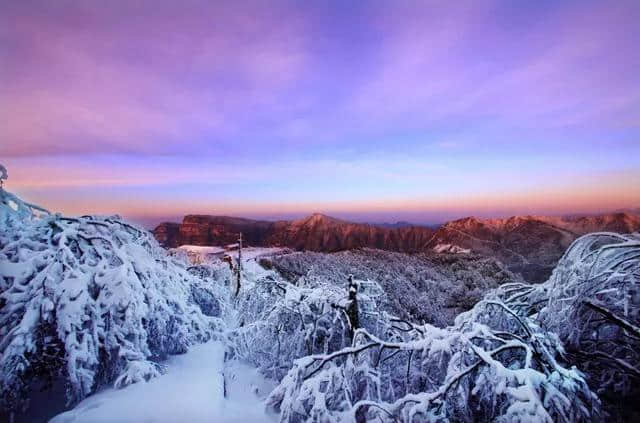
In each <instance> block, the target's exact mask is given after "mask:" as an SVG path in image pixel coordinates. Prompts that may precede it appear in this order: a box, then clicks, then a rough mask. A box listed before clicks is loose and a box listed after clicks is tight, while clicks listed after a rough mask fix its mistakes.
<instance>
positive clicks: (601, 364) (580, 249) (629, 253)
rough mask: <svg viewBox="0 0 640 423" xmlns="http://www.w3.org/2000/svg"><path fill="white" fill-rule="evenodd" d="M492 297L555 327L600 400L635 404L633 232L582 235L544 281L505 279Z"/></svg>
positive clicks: (639, 340) (639, 324)
mask: <svg viewBox="0 0 640 423" xmlns="http://www.w3.org/2000/svg"><path fill="white" fill-rule="evenodd" d="M494 295H495V296H496V297H498V298H500V299H502V300H504V301H505V302H506V303H507V304H509V307H511V308H512V309H513V310H515V311H516V312H517V313H518V315H519V316H531V317H535V318H536V319H537V321H538V322H539V324H540V325H542V326H543V327H544V328H545V329H546V330H549V331H552V332H554V333H556V334H557V335H558V336H559V337H560V339H561V340H562V342H563V343H564V344H565V347H566V349H567V357H568V358H569V359H570V360H571V361H572V362H573V363H575V364H576V365H578V366H579V368H580V369H581V370H583V371H584V372H585V373H586V374H587V375H588V380H589V384H590V385H591V386H592V387H593V389H594V390H596V391H597V392H598V393H599V394H600V396H601V397H602V398H603V400H605V402H606V401H609V402H613V403H616V404H624V406H623V407H622V408H625V407H628V408H633V407H637V405H636V404H635V403H634V401H632V399H634V398H638V397H639V396H640V389H639V388H638V386H639V383H640V366H638V363H640V236H639V235H638V234H635V235H620V234H614V233H593V234H589V235H585V236H583V237H581V238H579V239H577V240H576V241H575V242H574V243H573V244H572V245H571V247H569V249H568V250H567V251H566V253H565V254H564V256H563V257H562V259H561V260H560V261H559V263H558V266H557V267H556V269H555V270H554V272H553V274H552V276H551V278H550V279H549V280H548V281H547V282H545V283H544V284H542V285H538V286H528V285H521V284H512V285H506V286H503V287H501V288H500V289H499V290H498V291H497V292H496V293H495V294H494ZM616 408H619V407H618V406H616ZM611 411H613V412H617V411H616V410H611Z"/></svg>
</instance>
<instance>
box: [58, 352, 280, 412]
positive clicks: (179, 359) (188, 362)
mask: <svg viewBox="0 0 640 423" xmlns="http://www.w3.org/2000/svg"><path fill="white" fill-rule="evenodd" d="M165 364H166V365H167V373H166V374H165V375H162V376H160V377H157V378H155V379H152V380H150V381H149V382H147V383H136V384H133V385H130V386H128V387H126V388H124V389H106V390H104V391H102V392H99V393H97V394H95V395H92V396H90V397H88V398H87V399H85V400H84V401H82V402H80V403H79V404H78V405H77V406H76V407H75V408H74V409H72V410H70V411H67V412H65V413H62V414H60V415H58V416H56V417H54V418H53V419H52V420H50V423H101V422H104V423H127V422H131V423H134V422H135V423H137V422H145V423H165V422H166V423H174V422H193V423H199V422H208V423H214V422H220V423H226V422H229V423H233V422H238V423H241V422H273V421H276V416H273V415H269V414H268V413H267V411H266V410H265V408H264V405H263V401H262V399H263V398H264V397H265V396H266V395H267V394H268V393H269V392H270V391H271V390H272V389H273V387H274V384H273V383H271V382H270V381H268V380H265V379H264V378H263V377H262V376H260V374H259V373H258V371H257V370H255V369H254V368H252V367H249V366H247V365H244V364H242V363H239V362H237V361H233V362H229V363H227V365H226V368H225V365H224V345H223V344H222V343H220V342H208V343H206V344H201V345H195V346H193V347H191V348H190V349H189V352H187V353H186V354H183V355H177V356H173V357H171V358H170V359H169V360H168V361H167V362H166V363H165ZM223 371H224V374H225V375H226V377H224V378H223ZM223 379H226V383H227V387H226V388H227V397H226V398H225V397H224V383H223Z"/></svg>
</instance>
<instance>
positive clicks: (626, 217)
mask: <svg viewBox="0 0 640 423" xmlns="http://www.w3.org/2000/svg"><path fill="white" fill-rule="evenodd" d="M600 231H609V232H618V233H631V232H637V231H640V216H639V215H637V214H632V213H627V212H617V213H609V214H602V215H596V216H567V217H549V216H514V217H510V218H505V219H477V218H474V217H467V218H464V219H458V220H454V221H451V222H448V223H446V224H444V225H442V226H440V227H439V228H437V229H434V228H431V227H426V226H419V225H407V224H402V225H398V226H395V225H387V226H384V225H383V226H381V225H373V224H366V223H353V222H348V221H344V220H340V219H336V218H333V217H330V216H326V215H323V214H319V213H316V214H313V215H311V216H309V217H306V218H304V219H299V220H291V221H289V220H279V221H266V220H252V219H244V218H238V217H229V216H208V215H187V216H185V217H184V219H183V221H182V223H171V222H165V223H161V224H160V225H158V226H157V227H156V228H155V229H154V230H153V233H154V235H155V237H156V239H157V240H158V241H159V242H160V244H162V245H163V246H165V247H167V248H174V247H178V246H180V245H208V246H222V245H228V244H233V243H235V242H237V238H238V233H239V232H242V235H243V239H244V240H245V242H246V243H247V244H248V245H252V246H265V247H266V246H279V247H289V248H292V249H295V250H308V251H319V252H336V251H342V250H349V249H354V248H363V247H367V248H377V249H381V250H388V251H397V252H403V253H417V252H433V251H435V252H443V251H444V252H463V251H471V252H474V253H477V254H482V255H486V256H491V257H494V258H497V259H499V260H500V261H502V262H503V263H504V264H506V265H507V267H508V268H509V269H510V270H511V271H514V272H517V273H520V274H521V275H522V276H523V277H524V279H525V280H528V281H530V282H542V281H544V280H546V279H547V278H548V277H549V275H550V273H551V270H552V269H553V267H554V266H555V265H556V263H557V262H558V260H559V259H560V257H561V256H562V254H563V253H564V251H565V250H566V249H567V247H568V246H569V245H570V244H571V243H572V242H573V241H574V240H575V239H576V238H578V237H579V236H581V235H584V234H586V233H590V232H600Z"/></svg>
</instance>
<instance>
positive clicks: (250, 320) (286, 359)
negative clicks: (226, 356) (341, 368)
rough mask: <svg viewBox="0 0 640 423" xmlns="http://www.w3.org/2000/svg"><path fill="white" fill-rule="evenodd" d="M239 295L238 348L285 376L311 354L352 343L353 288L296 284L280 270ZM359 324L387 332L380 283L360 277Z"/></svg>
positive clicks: (233, 336) (267, 370)
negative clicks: (378, 298)
mask: <svg viewBox="0 0 640 423" xmlns="http://www.w3.org/2000/svg"><path fill="white" fill-rule="evenodd" d="M245 285H246V286H244V287H243V289H242V291H241V292H240V295H239V296H238V298H237V300H236V301H237V302H236V308H237V313H238V315H237V319H238V323H239V324H238V327H237V328H236V329H235V330H233V331H232V332H231V333H230V334H229V338H230V341H231V345H232V349H233V352H234V353H235V354H236V355H238V356H239V357H242V358H243V359H245V360H247V361H249V362H251V363H253V364H254V365H255V366H256V367H258V368H259V369H260V371H261V372H262V373H263V374H264V375H266V376H268V377H270V378H272V379H274V380H280V379H282V378H283V377H284V375H285V374H286V373H287V372H288V371H289V369H290V368H291V366H292V365H293V362H294V361H295V360H296V359H298V358H300V357H304V356H306V355H311V354H319V353H330V352H333V351H336V350H339V349H341V348H344V347H346V346H348V345H350V344H351V341H352V336H353V332H354V330H355V329H357V328H353V327H352V322H351V320H350V317H349V315H348V310H349V305H350V304H351V303H350V301H349V299H348V290H347V289H346V287H340V286H336V285H335V284H328V283H324V284H313V286H311V285H307V286H303V287H300V286H294V285H292V284H290V283H287V282H285V281H282V280H281V279H279V278H278V275H277V274H276V273H274V272H270V273H267V275H266V276H264V277H262V278H260V279H258V280H257V281H255V282H254V283H253V284H252V285H248V284H245ZM357 285H358V287H359V288H358V296H357V303H358V304H357V305H358V311H359V313H358V316H359V318H358V324H359V326H360V327H365V328H367V329H368V330H369V331H371V332H372V333H378V332H380V331H381V330H383V329H382V328H383V326H384V325H385V324H386V322H387V321H386V320H385V318H384V315H381V314H380V312H379V310H378V309H377V306H376V302H375V301H374V296H375V295H379V294H380V293H381V289H380V287H379V286H377V285H376V284H375V283H374V282H370V281H357Z"/></svg>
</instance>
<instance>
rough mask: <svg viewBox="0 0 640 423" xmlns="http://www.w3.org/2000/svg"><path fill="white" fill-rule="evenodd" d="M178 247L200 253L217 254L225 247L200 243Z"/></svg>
mask: <svg viewBox="0 0 640 423" xmlns="http://www.w3.org/2000/svg"><path fill="white" fill-rule="evenodd" d="M178 248H179V249H180V250H186V251H191V252H194V253H201V254H219V253H222V252H224V251H225V249H224V248H222V247H206V246H201V245H181V246H179V247H178Z"/></svg>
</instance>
